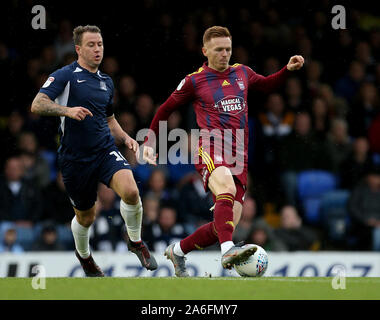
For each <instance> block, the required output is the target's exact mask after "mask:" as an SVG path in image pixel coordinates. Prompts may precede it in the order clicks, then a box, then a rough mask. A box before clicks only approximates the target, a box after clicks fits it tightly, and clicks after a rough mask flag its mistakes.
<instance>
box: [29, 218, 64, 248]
mask: <svg viewBox="0 0 380 320" xmlns="http://www.w3.org/2000/svg"><path fill="white" fill-rule="evenodd" d="M32 250H33V251H64V250H65V247H64V246H63V245H62V244H61V242H60V241H59V238H58V233H57V229H56V227H55V226H54V225H53V224H51V223H47V224H45V225H44V226H43V228H42V230H41V234H40V236H39V237H38V238H37V239H36V241H35V242H34V244H33V246H32Z"/></svg>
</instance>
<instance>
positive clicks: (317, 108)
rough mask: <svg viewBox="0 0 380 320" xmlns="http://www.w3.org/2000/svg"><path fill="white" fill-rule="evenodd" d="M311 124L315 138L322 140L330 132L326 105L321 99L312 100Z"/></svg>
mask: <svg viewBox="0 0 380 320" xmlns="http://www.w3.org/2000/svg"><path fill="white" fill-rule="evenodd" d="M311 123H312V127H313V130H314V132H315V134H316V136H317V137H318V138H320V139H322V140H324V139H325V138H326V136H327V133H328V131H329V130H330V116H329V112H328V107H327V103H326V101H325V100H324V99H322V98H319V97H317V98H314V99H313V101H312V104H311Z"/></svg>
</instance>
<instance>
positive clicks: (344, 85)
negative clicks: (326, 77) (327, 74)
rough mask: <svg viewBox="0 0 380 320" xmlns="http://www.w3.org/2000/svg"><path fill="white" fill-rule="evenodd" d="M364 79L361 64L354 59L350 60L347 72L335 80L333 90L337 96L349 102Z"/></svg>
mask: <svg viewBox="0 0 380 320" xmlns="http://www.w3.org/2000/svg"><path fill="white" fill-rule="evenodd" d="M364 79H365V70H364V66H363V64H362V63H361V62H359V61H356V60H355V61H352V62H351V63H350V66H349V71H348V74H347V75H345V76H343V77H342V78H340V79H339V80H338V81H337V83H336V85H335V92H336V94H337V95H338V96H341V97H343V98H345V99H346V101H347V102H348V103H351V102H352V101H353V99H354V97H355V95H356V93H357V91H358V90H359V87H360V85H361V84H362V82H363V81H364Z"/></svg>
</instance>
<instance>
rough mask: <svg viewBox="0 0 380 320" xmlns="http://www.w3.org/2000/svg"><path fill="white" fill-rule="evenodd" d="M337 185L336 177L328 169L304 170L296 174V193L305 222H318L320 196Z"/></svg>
mask: <svg viewBox="0 0 380 320" xmlns="http://www.w3.org/2000/svg"><path fill="white" fill-rule="evenodd" d="M337 185H338V180H337V177H336V176H335V175H334V174H332V173H331V172H328V171H323V170H306V171H302V172H300V173H299V174H298V175H297V191H298V192H297V193H298V198H299V201H300V204H301V206H302V208H303V211H304V218H305V220H306V222H308V223H311V224H319V223H320V222H321V219H320V203H321V198H322V196H323V195H324V194H325V193H327V192H329V191H332V190H335V189H336V187H337Z"/></svg>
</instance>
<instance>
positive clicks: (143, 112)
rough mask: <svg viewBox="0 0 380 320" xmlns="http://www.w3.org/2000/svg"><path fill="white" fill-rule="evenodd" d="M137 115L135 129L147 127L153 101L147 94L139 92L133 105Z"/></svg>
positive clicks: (152, 109) (151, 113)
mask: <svg viewBox="0 0 380 320" xmlns="http://www.w3.org/2000/svg"><path fill="white" fill-rule="evenodd" d="M134 108H135V113H136V115H137V117H136V119H137V128H136V129H137V131H138V130H140V129H146V128H149V126H150V122H151V121H152V119H153V115H154V102H153V99H152V97H151V96H150V95H149V94H146V93H144V94H140V95H139V96H138V97H137V100H136V104H135V106H134Z"/></svg>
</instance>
